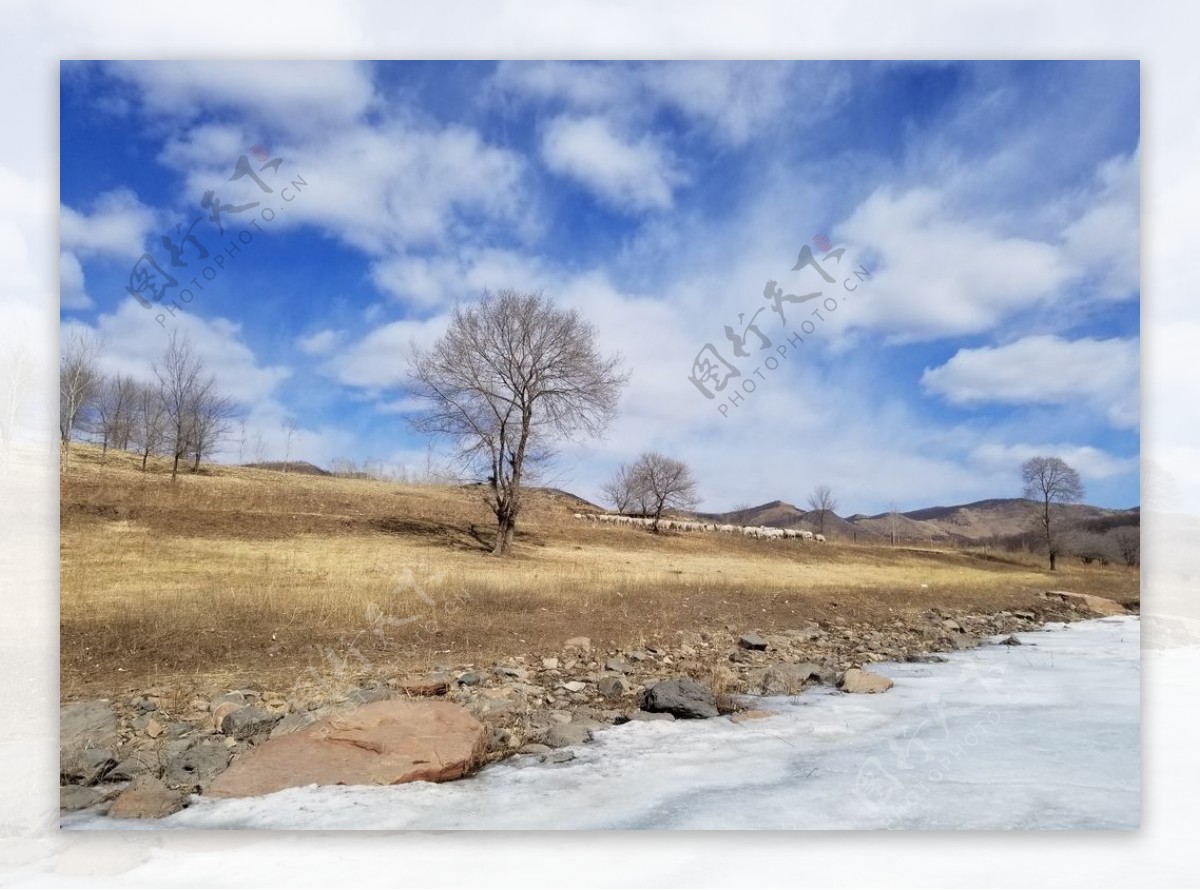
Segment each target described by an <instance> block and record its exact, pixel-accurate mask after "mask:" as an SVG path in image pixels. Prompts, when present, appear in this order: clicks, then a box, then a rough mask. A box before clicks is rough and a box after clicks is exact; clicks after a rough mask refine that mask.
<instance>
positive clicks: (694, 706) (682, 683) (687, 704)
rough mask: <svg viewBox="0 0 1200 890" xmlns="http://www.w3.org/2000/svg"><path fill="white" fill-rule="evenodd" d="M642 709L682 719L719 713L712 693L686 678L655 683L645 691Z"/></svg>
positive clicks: (714, 715) (715, 698)
mask: <svg viewBox="0 0 1200 890" xmlns="http://www.w3.org/2000/svg"><path fill="white" fill-rule="evenodd" d="M642 709H643V710H645V711H651V712H656V713H665V714H671V715H673V716H675V717H681V718H684V719H689V718H702V717H716V716H717V714H718V713H719V712H718V710H717V697H716V695H715V694H714V693H713V691H712V690H711V689H709V688H708V687H707V686H704V685H703V684H701V683H697V682H696V681H695V680H692V679H689V678H687V677H680V678H678V679H674V680H663V681H662V682H661V683H655V684H654V685H653V686H651V687H650V688H649V689H647V690H646V696H645V700H644V701H643V702H642Z"/></svg>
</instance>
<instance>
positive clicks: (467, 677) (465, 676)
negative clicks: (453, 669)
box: [458, 671, 483, 686]
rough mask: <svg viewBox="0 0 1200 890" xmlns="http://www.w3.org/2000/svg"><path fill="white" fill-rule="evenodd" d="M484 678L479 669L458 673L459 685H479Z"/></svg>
mask: <svg viewBox="0 0 1200 890" xmlns="http://www.w3.org/2000/svg"><path fill="white" fill-rule="evenodd" d="M482 679H483V678H482V677H480V676H479V673H478V672H477V671H466V672H464V673H461V674H459V675H458V685H459V686H477V685H479V681H480V680H482Z"/></svg>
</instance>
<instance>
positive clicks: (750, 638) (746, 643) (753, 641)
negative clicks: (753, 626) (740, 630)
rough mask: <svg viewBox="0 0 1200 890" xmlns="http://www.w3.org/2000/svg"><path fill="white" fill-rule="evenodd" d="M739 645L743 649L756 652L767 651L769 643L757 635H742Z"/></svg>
mask: <svg viewBox="0 0 1200 890" xmlns="http://www.w3.org/2000/svg"><path fill="white" fill-rule="evenodd" d="M738 645H739V646H741V647H742V648H743V649H752V650H754V651H756V652H765V651H767V641H766V640H764V639H763V638H762V637H760V636H759V635H758V634H755V633H749V634H742V635H741V636H740V637H739V638H738Z"/></svg>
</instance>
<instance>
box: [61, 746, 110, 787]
mask: <svg viewBox="0 0 1200 890" xmlns="http://www.w3.org/2000/svg"><path fill="white" fill-rule="evenodd" d="M116 765H117V758H116V755H115V754H113V752H112V749H111V748H84V749H83V750H82V751H79V752H77V753H76V754H75V755H74V756H73V757H71V758H70V760H69V761H67V762H61V763H60V766H59V775H60V777H61V778H62V779H63V780H64V781H65V782H67V783H68V784H75V785H95V784H96V783H97V782H99V781H100V780H101V779H102V778H104V776H105V775H106V774H107V773H108V771H109V770H111V769H112V768H113V767H114V766H116Z"/></svg>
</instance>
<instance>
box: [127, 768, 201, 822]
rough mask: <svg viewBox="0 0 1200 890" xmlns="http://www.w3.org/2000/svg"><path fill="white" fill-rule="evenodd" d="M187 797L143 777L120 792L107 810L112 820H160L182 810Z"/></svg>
mask: <svg viewBox="0 0 1200 890" xmlns="http://www.w3.org/2000/svg"><path fill="white" fill-rule="evenodd" d="M186 805H187V796H186V795H185V794H183V793H182V792H179V791H175V790H173V789H170V788H168V787H167V786H166V785H164V784H163V783H162V782H160V781H159V780H158V779H156V778H154V777H153V776H143V777H142V778H140V779H138V780H137V781H136V782H134V783H133V784H132V785H130V786H129V787H128V788H126V789H125V790H124V791H122V792H121V796H120V797H118V798H117V799H116V800H114V801H113V805H112V806H111V807H110V808H109V810H108V815H109V818H112V819H161V818H163V817H164V816H169V815H171V814H172V813H176V812H178V811H179V810H182V809H183V808H184V807H185V806H186Z"/></svg>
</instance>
